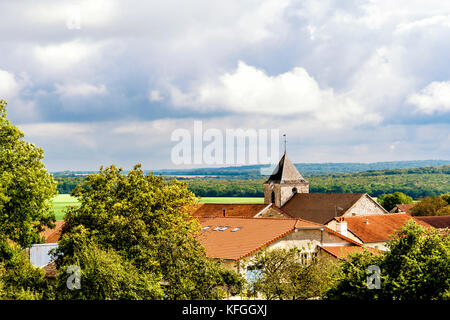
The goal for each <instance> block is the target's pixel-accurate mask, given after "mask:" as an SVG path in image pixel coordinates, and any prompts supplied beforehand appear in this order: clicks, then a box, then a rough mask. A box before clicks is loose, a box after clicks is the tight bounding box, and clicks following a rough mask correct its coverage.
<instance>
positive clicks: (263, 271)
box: [248, 248, 335, 300]
mask: <svg viewBox="0 0 450 320" xmlns="http://www.w3.org/2000/svg"><path fill="white" fill-rule="evenodd" d="M302 254H305V253H304V252H302V250H300V249H298V248H292V249H289V250H287V249H273V250H263V251H260V252H259V253H257V254H256V255H255V257H254V258H252V260H251V261H250V262H249V264H248V270H249V272H250V273H251V274H250V278H251V279H252V280H251V285H252V290H253V291H254V292H259V293H261V294H262V295H263V296H264V297H265V298H266V299H268V300H272V299H282V300H284V299H292V300H301V299H309V298H315V297H320V296H322V295H323V293H324V292H325V291H326V290H327V289H328V288H329V287H330V286H331V279H332V275H333V273H334V272H335V265H334V264H333V263H332V261H331V260H330V259H324V258H317V257H315V258H312V259H310V260H309V261H308V263H302Z"/></svg>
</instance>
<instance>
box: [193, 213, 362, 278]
mask: <svg viewBox="0 0 450 320" xmlns="http://www.w3.org/2000/svg"><path fill="white" fill-rule="evenodd" d="M199 221H200V224H201V228H202V229H201V231H200V233H199V234H198V236H197V237H198V240H199V241H200V243H201V244H202V245H203V246H204V247H205V249H206V254H207V255H208V256H209V257H211V258H214V259H218V260H220V261H221V262H222V263H223V265H224V266H226V267H227V268H229V269H232V270H235V271H237V272H240V273H242V274H245V273H246V271H247V270H246V268H245V265H246V263H247V262H248V261H249V260H251V259H252V256H253V255H254V254H255V253H256V252H258V251H259V250H262V249H267V250H271V249H275V248H283V249H290V248H294V247H296V248H299V249H302V251H303V255H302V257H303V259H302V260H303V262H304V263H307V262H308V261H309V260H310V259H311V258H312V257H313V256H316V255H318V254H319V253H320V251H321V250H324V249H325V250H326V248H330V249H329V251H330V252H338V251H339V250H338V249H339V248H343V247H345V249H344V251H345V252H350V251H353V250H354V249H353V248H352V249H350V248H347V247H361V244H359V243H358V242H356V241H354V240H352V239H350V238H349V237H345V236H343V235H342V234H339V233H338V232H335V231H334V230H331V229H330V228H328V227H327V226H324V225H320V224H318V223H314V222H310V221H306V220H302V219H293V218H260V219H257V218H256V219H255V218H243V217H240V218H239V217H210V218H199ZM357 250H361V249H357ZM327 252H328V251H325V253H323V254H327ZM331 256H332V255H331Z"/></svg>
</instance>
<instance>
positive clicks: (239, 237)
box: [197, 218, 297, 260]
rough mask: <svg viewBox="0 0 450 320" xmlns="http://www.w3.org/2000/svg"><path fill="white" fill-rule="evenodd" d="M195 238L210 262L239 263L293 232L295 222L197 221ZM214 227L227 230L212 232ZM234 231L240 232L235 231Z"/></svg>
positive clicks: (263, 220)
mask: <svg viewBox="0 0 450 320" xmlns="http://www.w3.org/2000/svg"><path fill="white" fill-rule="evenodd" d="M199 220H200V224H201V226H202V228H204V227H207V226H210V227H209V228H208V229H206V230H202V231H200V233H199V235H198V236H197V237H198V239H199V241H200V242H201V243H202V244H203V246H204V247H205V249H206V253H207V255H208V256H209V257H211V258H218V259H227V260H240V259H241V258H243V257H246V256H248V255H250V254H252V253H254V252H256V251H258V250H260V249H261V248H263V247H265V246H267V245H269V244H270V243H272V242H274V241H276V240H278V239H280V238H282V237H283V236H285V235H287V234H289V233H291V232H293V231H294V229H295V226H296V224H297V220H296V219H283V218H259V219H258V218H257V219H253V218H199ZM217 227H228V228H227V229H226V230H224V231H214V229H215V228H217ZM235 228H240V229H238V230H237V231H234V232H233V231H232V230H235Z"/></svg>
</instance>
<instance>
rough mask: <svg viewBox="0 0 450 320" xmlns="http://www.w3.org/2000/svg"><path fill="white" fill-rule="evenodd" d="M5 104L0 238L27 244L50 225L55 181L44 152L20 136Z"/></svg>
mask: <svg viewBox="0 0 450 320" xmlns="http://www.w3.org/2000/svg"><path fill="white" fill-rule="evenodd" d="M6 105H7V103H6V101H4V100H0V241H6V239H10V240H12V241H14V242H15V243H17V244H19V245H21V246H22V247H27V246H30V245H31V244H33V243H39V242H40V241H41V238H40V236H39V233H40V232H41V231H42V230H43V227H44V226H49V227H50V226H53V225H52V222H53V221H54V220H55V216H54V213H53V211H52V210H51V208H52V205H51V198H52V197H53V196H54V195H56V183H55V182H54V180H53V177H52V175H50V174H49V173H48V172H47V170H46V168H45V166H44V164H43V163H42V159H43V158H44V151H43V150H42V149H41V148H38V147H36V146H35V145H33V144H31V143H29V142H26V141H24V140H23V139H22V138H23V137H24V134H23V133H22V131H20V130H19V129H18V128H17V126H15V125H12V124H11V123H10V121H9V120H8V118H7V114H6Z"/></svg>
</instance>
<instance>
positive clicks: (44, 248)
mask: <svg viewBox="0 0 450 320" xmlns="http://www.w3.org/2000/svg"><path fill="white" fill-rule="evenodd" d="M57 247H58V244H57V243H42V244H33V245H32V246H31V248H30V262H31V263H32V264H33V265H34V266H36V267H43V266H46V265H47V264H49V263H50V262H52V260H51V259H50V254H49V252H50V250H51V249H55V248H57Z"/></svg>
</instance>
